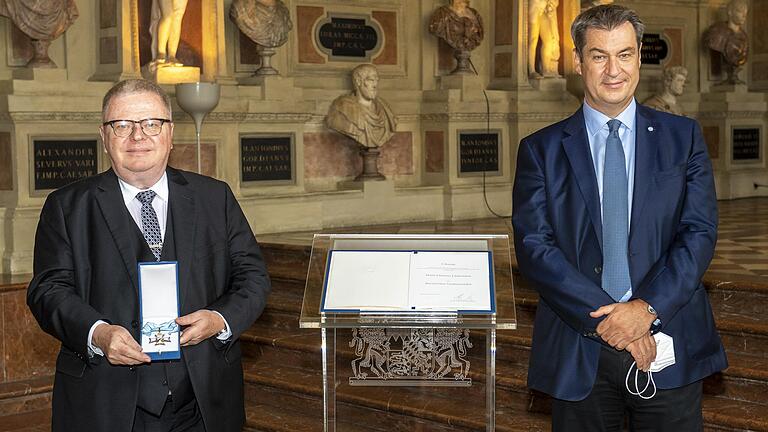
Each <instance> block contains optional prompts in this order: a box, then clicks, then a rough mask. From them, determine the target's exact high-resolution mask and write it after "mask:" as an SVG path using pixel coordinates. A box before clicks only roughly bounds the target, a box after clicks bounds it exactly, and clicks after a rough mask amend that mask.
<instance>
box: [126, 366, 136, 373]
mask: <svg viewBox="0 0 768 432" xmlns="http://www.w3.org/2000/svg"><path fill="white" fill-rule="evenodd" d="M128 370H129V371H131V372H133V371H135V370H136V367H135V366H131V367H129V368H128Z"/></svg>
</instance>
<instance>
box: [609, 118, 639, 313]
mask: <svg viewBox="0 0 768 432" xmlns="http://www.w3.org/2000/svg"><path fill="white" fill-rule="evenodd" d="M620 126H621V122H620V121H618V120H610V121H608V139H607V140H606V141H605V167H604V169H603V279H602V287H603V290H605V292H607V293H608V295H610V296H611V297H612V298H613V299H614V300H616V301H619V300H620V299H621V298H622V297H623V296H624V294H625V293H626V292H627V291H629V289H630V288H631V283H632V282H631V281H630V278H629V261H628V259H627V253H628V248H627V242H628V237H629V236H628V232H629V228H628V226H627V225H628V223H629V222H628V219H629V218H628V216H627V212H628V204H627V200H628V197H627V168H626V165H625V163H624V148H623V147H622V146H621V139H620V138H619V127H620Z"/></svg>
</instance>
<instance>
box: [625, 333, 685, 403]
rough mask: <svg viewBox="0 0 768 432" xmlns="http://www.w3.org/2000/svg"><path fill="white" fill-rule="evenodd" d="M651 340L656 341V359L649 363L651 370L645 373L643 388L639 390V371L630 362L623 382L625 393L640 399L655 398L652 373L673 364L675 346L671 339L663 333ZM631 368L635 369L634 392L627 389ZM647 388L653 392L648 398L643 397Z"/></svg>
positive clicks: (633, 363)
mask: <svg viewBox="0 0 768 432" xmlns="http://www.w3.org/2000/svg"><path fill="white" fill-rule="evenodd" d="M653 338H654V339H655V340H656V359H655V360H654V361H653V362H651V368H650V370H649V371H648V372H647V373H648V380H647V381H646V383H645V387H644V388H643V389H642V390H640V388H639V386H638V384H637V381H638V375H639V374H640V371H639V370H638V369H637V367H635V365H636V363H635V362H632V365H631V366H630V367H629V370H628V371H627V378H626V379H625V380H624V384H625V386H626V387H627V391H628V392H629V393H630V394H633V395H635V396H639V397H640V398H642V399H651V398H652V397H654V396H656V383H655V382H654V381H653V373H654V372H659V371H660V370H662V369H664V368H666V367H667V366H672V365H673V364H675V344H674V342H673V341H672V338H671V337H670V336H668V335H666V334H664V333H661V332H659V333H656V334H655V335H653ZM632 368H635V390H634V391H633V390H632V389H630V388H629V376H630V375H631V374H632ZM648 387H652V388H653V390H652V391H651V395H650V396H645V392H646V391H647V390H648Z"/></svg>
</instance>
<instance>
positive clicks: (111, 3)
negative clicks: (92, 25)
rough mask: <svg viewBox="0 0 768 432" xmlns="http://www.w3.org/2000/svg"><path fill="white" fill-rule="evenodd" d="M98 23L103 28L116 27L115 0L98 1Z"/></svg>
mask: <svg viewBox="0 0 768 432" xmlns="http://www.w3.org/2000/svg"><path fill="white" fill-rule="evenodd" d="M99 25H100V27H101V28H103V29H108V28H112V27H117V0H101V2H100V3H99Z"/></svg>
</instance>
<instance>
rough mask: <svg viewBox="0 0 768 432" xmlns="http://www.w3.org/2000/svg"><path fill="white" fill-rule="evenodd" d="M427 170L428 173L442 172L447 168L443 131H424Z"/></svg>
mask: <svg viewBox="0 0 768 432" xmlns="http://www.w3.org/2000/svg"><path fill="white" fill-rule="evenodd" d="M424 142H425V145H424V148H425V150H424V159H425V161H426V167H425V170H426V172H428V173H442V172H444V170H445V138H444V134H443V131H426V132H425V133H424Z"/></svg>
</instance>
